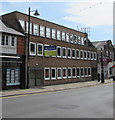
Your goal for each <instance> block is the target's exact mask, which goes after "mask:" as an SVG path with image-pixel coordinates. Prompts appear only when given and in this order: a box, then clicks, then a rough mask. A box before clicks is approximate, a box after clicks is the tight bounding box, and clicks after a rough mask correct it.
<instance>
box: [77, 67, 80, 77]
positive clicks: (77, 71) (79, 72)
mask: <svg viewBox="0 0 115 120" xmlns="http://www.w3.org/2000/svg"><path fill="white" fill-rule="evenodd" d="M77 69H79V76H78V75H77V73H78V71H77ZM80 76H81V72H80V67H77V68H76V77H77V78H79V77H80Z"/></svg>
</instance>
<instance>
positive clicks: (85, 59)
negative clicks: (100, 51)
mask: <svg viewBox="0 0 115 120" xmlns="http://www.w3.org/2000/svg"><path fill="white" fill-rule="evenodd" d="M85 53H86V57H85ZM87 58H88V57H87V51H86V50H84V59H85V60H87Z"/></svg>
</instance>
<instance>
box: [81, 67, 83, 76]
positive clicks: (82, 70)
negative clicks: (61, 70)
mask: <svg viewBox="0 0 115 120" xmlns="http://www.w3.org/2000/svg"><path fill="white" fill-rule="evenodd" d="M81 77H84V68H81Z"/></svg>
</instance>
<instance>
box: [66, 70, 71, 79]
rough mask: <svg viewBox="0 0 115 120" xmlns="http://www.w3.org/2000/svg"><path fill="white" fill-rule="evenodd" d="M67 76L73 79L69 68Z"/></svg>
mask: <svg viewBox="0 0 115 120" xmlns="http://www.w3.org/2000/svg"><path fill="white" fill-rule="evenodd" d="M67 73H68V74H67V75H68V78H71V68H68V70H67Z"/></svg>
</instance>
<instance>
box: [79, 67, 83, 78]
mask: <svg viewBox="0 0 115 120" xmlns="http://www.w3.org/2000/svg"><path fill="white" fill-rule="evenodd" d="M82 69H83V75H82V74H81V77H84V67H81V68H80V73H81V70H82Z"/></svg>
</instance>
